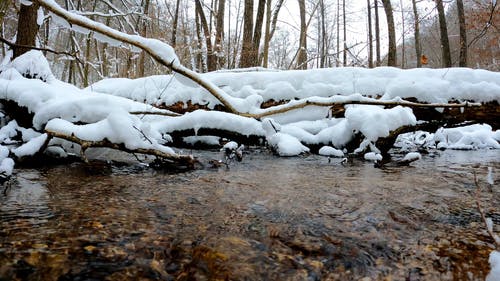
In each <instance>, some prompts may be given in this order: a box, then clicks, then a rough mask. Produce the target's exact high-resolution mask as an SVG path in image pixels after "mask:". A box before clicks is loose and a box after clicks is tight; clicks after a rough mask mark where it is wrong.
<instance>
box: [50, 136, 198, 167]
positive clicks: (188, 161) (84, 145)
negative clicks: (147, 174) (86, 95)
mask: <svg viewBox="0 0 500 281" xmlns="http://www.w3.org/2000/svg"><path fill="white" fill-rule="evenodd" d="M45 133H47V135H48V138H60V139H64V140H67V141H70V142H74V143H77V144H79V145H80V146H81V152H80V154H81V156H82V158H83V159H84V160H85V162H87V158H86V156H85V150H87V149H88V148H91V147H106V148H111V149H116V150H121V151H124V152H128V153H133V154H135V153H137V154H146V155H153V156H156V157H159V158H162V159H165V160H170V161H172V162H176V163H178V164H181V165H186V166H188V167H194V164H195V162H196V159H194V158H193V157H192V156H191V155H178V154H170V153H165V152H163V151H160V150H157V149H152V148H149V149H146V148H137V149H129V148H127V147H126V146H125V145H124V144H121V143H120V144H117V143H112V142H110V141H109V140H107V139H104V140H101V141H89V140H82V139H80V138H78V137H76V136H74V135H65V134H63V133H60V132H56V131H52V130H47V129H46V130H45Z"/></svg>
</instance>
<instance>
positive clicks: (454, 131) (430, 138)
mask: <svg viewBox="0 0 500 281" xmlns="http://www.w3.org/2000/svg"><path fill="white" fill-rule="evenodd" d="M499 142H500V130H496V131H493V129H492V127H491V126H490V125H487V124H475V125H469V126H464V127H457V128H449V129H445V128H440V129H438V130H437V131H436V132H435V133H429V132H423V131H417V132H414V133H406V134H401V135H400V136H398V138H397V140H396V143H395V144H394V146H396V147H399V148H401V149H402V150H405V151H406V150H411V149H414V148H416V147H423V148H438V149H461V150H473V149H499V148H500V144H499Z"/></svg>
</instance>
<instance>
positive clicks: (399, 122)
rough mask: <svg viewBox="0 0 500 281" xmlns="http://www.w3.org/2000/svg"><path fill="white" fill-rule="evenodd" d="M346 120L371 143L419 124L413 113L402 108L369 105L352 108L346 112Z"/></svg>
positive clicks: (408, 109)
mask: <svg viewBox="0 0 500 281" xmlns="http://www.w3.org/2000/svg"><path fill="white" fill-rule="evenodd" d="M345 118H346V119H347V121H348V122H349V124H350V126H351V128H352V129H354V130H357V131H359V132H361V133H362V134H363V135H364V136H365V137H366V138H367V139H368V140H370V141H376V140H377V139H378V138H380V137H387V136H389V133H390V132H391V131H392V130H395V129H397V128H399V127H402V126H406V125H415V124H416V123H417V119H416V118H415V115H413V111H412V110H411V109H410V108H406V107H401V106H396V107H394V108H391V109H383V108H381V107H377V106H369V105H360V106H350V107H348V108H347V110H346V112H345Z"/></svg>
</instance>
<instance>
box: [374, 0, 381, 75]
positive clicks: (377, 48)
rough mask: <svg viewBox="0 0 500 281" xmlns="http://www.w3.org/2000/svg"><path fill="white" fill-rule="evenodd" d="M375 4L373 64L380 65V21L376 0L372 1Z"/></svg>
mask: <svg viewBox="0 0 500 281" xmlns="http://www.w3.org/2000/svg"><path fill="white" fill-rule="evenodd" d="M374 4H375V54H376V59H375V65H376V66H380V23H379V17H378V0H375V1H374Z"/></svg>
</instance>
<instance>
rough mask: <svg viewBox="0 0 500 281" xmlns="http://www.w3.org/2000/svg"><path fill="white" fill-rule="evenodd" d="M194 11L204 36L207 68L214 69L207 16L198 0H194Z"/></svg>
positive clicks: (214, 62)
mask: <svg viewBox="0 0 500 281" xmlns="http://www.w3.org/2000/svg"><path fill="white" fill-rule="evenodd" d="M195 5H196V12H197V14H198V16H199V19H200V22H201V27H202V29H203V36H204V37H205V45H206V47H207V54H206V55H207V70H208V71H214V70H215V69H216V67H215V65H216V57H215V54H214V51H213V47H212V40H211V38H210V29H209V27H208V23H207V18H206V17H205V13H204V12H203V7H202V6H201V2H200V0H195Z"/></svg>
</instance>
